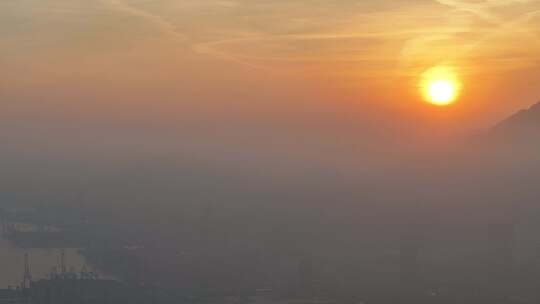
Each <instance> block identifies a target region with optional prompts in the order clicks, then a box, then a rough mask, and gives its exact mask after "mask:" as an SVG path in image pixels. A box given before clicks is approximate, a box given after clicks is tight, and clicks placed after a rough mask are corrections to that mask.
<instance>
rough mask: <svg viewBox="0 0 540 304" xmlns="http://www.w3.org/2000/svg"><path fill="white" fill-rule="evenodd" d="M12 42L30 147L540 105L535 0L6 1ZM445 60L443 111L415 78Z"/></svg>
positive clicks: (7, 54)
mask: <svg viewBox="0 0 540 304" xmlns="http://www.w3.org/2000/svg"><path fill="white" fill-rule="evenodd" d="M0 37H1V39H0V65H1V67H2V74H1V76H0V77H1V79H0V100H1V101H2V104H3V110H2V114H0V115H2V123H1V124H2V134H3V136H8V138H11V139H12V140H13V141H14V142H15V143H16V144H18V143H20V142H21V141H22V142H23V144H24V141H25V140H29V141H37V142H41V143H42V144H43V145H47V144H48V143H50V142H54V139H55V138H57V137H58V139H63V138H65V137H64V136H70V137H69V138H70V140H71V141H70V143H73V142H77V141H79V140H80V141H82V142H85V143H86V144H87V146H91V145H92V144H98V143H99V144H103V143H104V142H106V143H108V144H111V145H113V146H114V145H115V144H118V142H119V141H121V142H123V143H130V142H133V146H137V147H138V148H137V149H135V150H140V149H143V148H144V147H141V146H142V145H148V146H152V145H155V144H157V143H156V142H160V143H161V144H162V145H163V144H165V145H168V144H171V141H175V140H177V141H181V142H184V143H185V142H190V139H192V141H191V142H192V143H193V145H194V146H196V147H195V148H194V151H195V152H194V153H195V154H198V153H200V152H201V151H202V150H204V149H200V148H201V147H207V148H208V147H209V148H208V149H207V150H209V151H212V153H214V152H216V151H217V152H218V153H215V154H220V153H222V152H223V153H225V151H227V149H229V148H230V147H235V146H236V147H239V146H240V147H245V144H246V143H249V144H251V145H252V146H253V148H254V149H258V148H260V149H263V150H264V149H267V147H264V146H258V144H257V143H265V142H266V143H268V142H269V141H270V144H268V145H269V146H272V147H274V148H275V149H277V150H279V149H281V148H280V147H284V146H288V145H301V144H306V143H315V145H316V144H318V143H319V142H324V140H326V139H329V140H330V141H333V144H335V143H337V144H338V145H341V144H343V145H354V144H355V141H362V139H363V138H369V137H370V136H371V137H381V135H382V136H385V135H388V134H392V133H393V132H394V131H395V130H398V131H399V132H403V131H405V133H407V132H410V133H417V132H418V131H420V132H426V131H427V133H429V132H430V131H431V130H433V129H448V130H450V129H451V130H454V129H460V130H468V129H472V128H477V127H483V126H489V125H490V124H493V123H495V122H497V121H498V120H499V119H501V118H504V117H505V116H508V115H510V114H511V113H512V112H514V111H516V110H518V109H519V108H522V107H526V106H529V105H531V104H532V103H534V102H535V101H538V100H540V1H537V0H504V1H503V0H485V1H480V0H475V1H464V0H463V1H457V0H414V1H413V0H392V1H390V0H388V1H387V0H377V1H375V0H366V1H353V0H340V1H320V0H288V1H270V0H196V1H191V0H184V1H178V0H154V1H150V0H101V1H97V0H96V1H94V0H6V1H2V2H0ZM438 65H450V66H453V67H454V68H455V69H456V71H457V72H458V76H459V78H460V79H461V81H462V83H463V92H462V95H461V96H460V98H459V100H458V102H457V103H456V104H455V105H453V106H451V107H447V108H444V109H441V108H437V107H434V106H431V105H428V104H426V103H424V102H422V100H421V97H420V93H419V90H418V87H417V86H418V82H419V77H420V75H421V74H422V73H423V72H424V71H425V70H427V69H429V68H431V67H433V66H438ZM21 134H25V135H27V137H23V136H21ZM299 141H300V142H299ZM128 146H129V144H128ZM308 147H309V149H310V150H317V149H318V148H319V147H318V146H309V145H308ZM86 148H88V147H85V148H83V150H84V149H86ZM283 150H286V149H283ZM292 150H294V149H291V151H292ZM236 152H237V151H235V150H234V149H233V151H232V152H230V153H232V154H234V153H236ZM287 153H288V152H287Z"/></svg>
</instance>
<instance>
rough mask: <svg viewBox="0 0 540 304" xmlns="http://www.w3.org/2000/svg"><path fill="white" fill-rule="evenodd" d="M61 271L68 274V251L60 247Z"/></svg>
mask: <svg viewBox="0 0 540 304" xmlns="http://www.w3.org/2000/svg"><path fill="white" fill-rule="evenodd" d="M60 273H61V274H62V275H64V274H66V251H65V250H64V248H62V249H60Z"/></svg>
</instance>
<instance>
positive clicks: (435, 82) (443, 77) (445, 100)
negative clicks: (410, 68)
mask: <svg viewBox="0 0 540 304" xmlns="http://www.w3.org/2000/svg"><path fill="white" fill-rule="evenodd" d="M420 87H421V90H422V94H423V96H424V99H425V100H426V101H427V102H429V103H431V104H434V105H438V106H446V105H449V104H451V103H453V102H454V101H455V100H456V98H457V97H458V95H459V91H460V88H461V85H460V82H459V81H458V80H457V77H456V75H455V73H454V72H453V70H452V69H451V68H448V67H434V68H431V69H429V70H427V71H426V72H425V73H424V74H422V80H421V83H420Z"/></svg>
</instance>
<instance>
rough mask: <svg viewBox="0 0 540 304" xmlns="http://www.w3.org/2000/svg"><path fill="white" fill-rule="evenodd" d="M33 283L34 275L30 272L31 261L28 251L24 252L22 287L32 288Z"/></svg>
mask: <svg viewBox="0 0 540 304" xmlns="http://www.w3.org/2000/svg"><path fill="white" fill-rule="evenodd" d="M31 284H32V275H31V274H30V263H29V261H28V252H25V253H24V275H23V280H22V283H21V289H27V288H30V285H31Z"/></svg>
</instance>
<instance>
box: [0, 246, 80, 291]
mask: <svg viewBox="0 0 540 304" xmlns="http://www.w3.org/2000/svg"><path fill="white" fill-rule="evenodd" d="M27 251H28V254H29V264H30V270H31V273H32V278H33V279H34V280H39V279H43V278H46V277H47V276H48V274H49V273H50V272H51V271H52V270H53V268H54V267H58V265H59V264H60V252H61V249H59V248H46V249H43V248H32V249H28V250H27V249H24V248H20V247H17V246H15V245H14V244H13V243H12V242H11V241H9V240H7V239H5V238H0V260H1V261H2V271H1V272H0V288H6V287H8V286H13V287H15V286H17V285H20V283H21V280H22V278H23V271H24V253H25V252H27ZM64 253H65V264H66V267H67V269H68V270H70V269H72V270H74V271H75V272H79V271H80V270H81V268H82V267H83V266H84V265H85V263H86V261H85V259H84V258H83V257H82V256H81V255H80V254H79V252H78V249H76V248H66V249H64ZM87 268H88V270H90V267H89V266H87Z"/></svg>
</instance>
